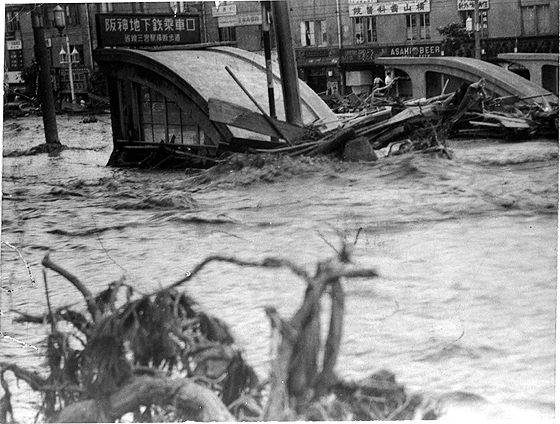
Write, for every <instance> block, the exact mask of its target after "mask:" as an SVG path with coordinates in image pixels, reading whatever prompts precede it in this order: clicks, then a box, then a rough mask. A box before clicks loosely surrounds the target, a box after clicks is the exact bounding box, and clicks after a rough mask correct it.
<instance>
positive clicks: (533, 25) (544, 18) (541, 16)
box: [521, 4, 550, 35]
mask: <svg viewBox="0 0 560 424" xmlns="http://www.w3.org/2000/svg"><path fill="white" fill-rule="evenodd" d="M521 17H522V20H523V35H537V34H547V33H549V32H550V10H549V5H548V4H541V5H536V6H523V7H521Z"/></svg>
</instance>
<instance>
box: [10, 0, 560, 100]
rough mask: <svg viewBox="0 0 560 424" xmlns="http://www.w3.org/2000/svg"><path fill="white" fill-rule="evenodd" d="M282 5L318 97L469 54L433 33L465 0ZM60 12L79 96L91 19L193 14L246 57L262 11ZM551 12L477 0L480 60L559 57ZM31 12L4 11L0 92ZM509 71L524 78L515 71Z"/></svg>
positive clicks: (541, 4) (249, 7) (466, 46)
mask: <svg viewBox="0 0 560 424" xmlns="http://www.w3.org/2000/svg"><path fill="white" fill-rule="evenodd" d="M288 4H289V7H290V14H291V20H292V38H293V41H294V48H295V53H296V59H297V67H298V72H299V76H300V78H301V79H303V80H304V81H306V82H307V84H308V85H309V86H310V87H312V88H313V89H314V90H315V91H317V92H324V91H338V92H341V93H343V94H345V93H348V92H350V91H355V92H361V91H365V90H368V89H369V87H370V86H371V84H372V81H373V79H374V77H375V76H383V75H384V71H385V69H384V68H383V67H382V66H380V65H379V64H378V63H376V59H377V58H378V57H386V56H389V57H391V56H393V57H394V56H440V55H462V56H470V57H473V56H474V44H473V42H472V41H470V42H464V43H462V44H461V46H460V47H459V48H449V46H448V45H446V44H444V39H443V37H442V36H441V35H440V34H439V32H438V31H437V28H438V27H441V26H445V25H448V24H449V23H451V22H457V23H459V24H460V25H463V26H465V25H467V23H468V22H469V20H470V22H471V23H472V19H473V14H474V1H473V0H407V1H401V0H393V1H388V0H289V3H288ZM56 5H57V4H56V3H43V4H41V6H42V12H43V17H44V19H43V20H44V26H45V38H46V43H47V47H48V50H49V56H50V60H51V65H52V73H53V86H54V88H55V90H56V91H57V94H58V96H59V97H61V96H62V97H64V96H68V94H69V91H70V87H69V85H70V82H69V78H68V67H67V65H66V64H63V63H60V52H61V50H64V51H65V50H66V46H65V39H64V37H61V36H60V35H59V32H58V30H57V29H56V28H54V26H53V18H54V17H53V9H54V7H55V6H56ZM61 6H62V7H63V8H64V11H65V13H66V23H67V25H66V28H65V33H67V34H68V37H69V41H70V45H71V50H72V51H74V49H75V51H76V52H77V53H78V58H79V61H78V63H76V64H74V66H73V75H74V85H75V87H74V88H75V91H76V93H77V94H78V95H79V96H86V95H87V93H88V89H89V88H91V83H92V81H93V82H95V80H96V77H97V75H96V73H95V71H96V69H97V68H96V64H95V63H94V61H93V54H92V53H93V50H94V49H96V48H97V47H98V45H99V44H98V34H97V31H96V26H95V19H96V18H95V16H96V15H98V14H102V13H108V14H122V13H137V14H146V15H150V14H173V13H179V14H181V13H195V14H198V16H199V23H200V31H201V34H200V40H201V42H203V43H207V42H215V41H229V42H232V43H235V45H236V46H237V47H239V48H241V49H245V50H249V51H253V52H261V51H262V49H263V40H262V32H261V22H262V14H261V5H260V3H259V2H255V1H244V2H239V1H221V2H218V6H216V2H214V1H205V2H202V1H200V2H141V3H139V2H136V3H134V2H127V3H61ZM558 7H559V6H558V0H517V1H513V0H508V1H504V0H481V1H479V9H480V17H479V18H480V20H479V21H480V24H481V47H482V58H483V59H484V60H488V61H493V62H500V60H499V59H498V55H499V54H503V53H514V52H518V53H558ZM34 8H35V4H12V5H10V4H7V5H6V6H5V19H6V25H5V45H4V49H5V59H4V83H5V87H7V88H8V90H7V92H8V94H10V93H11V94H12V95H13V90H16V89H17V90H22V89H23V83H22V81H21V71H22V70H24V69H25V68H27V67H29V66H30V65H31V64H32V60H33V57H34V52H33V45H34V41H33V31H32V27H31V11H32V10H33V9H34ZM272 40H274V37H272ZM502 62H503V66H509V63H508V62H506V61H503V60H502ZM511 69H512V70H515V71H516V72H517V73H520V74H523V73H524V72H525V73H526V72H527V70H526V69H523V67H520V66H517V67H512V68H511ZM396 72H397V76H398V73H399V71H398V70H397V71H396ZM401 76H402V77H403V81H402V82H404V81H406V75H401ZM556 78H557V77H556ZM405 85H406V84H404V85H403V84H401V89H402V90H404V91H405V92H406V86H405ZM556 85H557V81H556ZM5 91H6V90H5ZM405 94H406V93H405Z"/></svg>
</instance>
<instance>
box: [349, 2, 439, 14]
mask: <svg viewBox="0 0 560 424" xmlns="http://www.w3.org/2000/svg"><path fill="white" fill-rule="evenodd" d="M348 7H349V12H350V16H351V17H356V16H380V15H398V14H404V13H427V12H429V11H430V0H411V1H392V2H385V3H373V2H370V4H356V5H349V6H348Z"/></svg>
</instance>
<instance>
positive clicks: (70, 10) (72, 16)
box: [65, 4, 80, 26]
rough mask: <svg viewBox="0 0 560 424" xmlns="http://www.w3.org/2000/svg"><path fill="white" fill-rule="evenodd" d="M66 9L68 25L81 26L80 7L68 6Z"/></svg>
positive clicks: (76, 5) (77, 5)
mask: <svg viewBox="0 0 560 424" xmlns="http://www.w3.org/2000/svg"><path fill="white" fill-rule="evenodd" d="M65 9H66V25H68V26H70V25H80V5H79V4H68V5H66V6H65Z"/></svg>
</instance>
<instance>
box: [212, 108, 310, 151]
mask: <svg viewBox="0 0 560 424" xmlns="http://www.w3.org/2000/svg"><path fill="white" fill-rule="evenodd" d="M208 112H209V117H210V120H211V121H214V122H221V123H223V124H228V125H231V126H233V127H236V128H242V129H244V130H249V131H254V132H256V133H259V134H263V135H267V136H270V137H277V138H281V139H284V140H287V141H290V142H294V141H295V140H298V139H300V138H301V137H303V136H304V135H305V134H306V130H305V128H302V127H298V126H297V125H294V124H289V123H287V122H283V121H280V120H278V119H274V118H271V117H269V118H268V119H267V118H265V117H264V116H263V115H261V114H259V113H257V112H253V111H252V110H250V109H247V108H244V107H242V106H239V105H237V104H235V103H230V102H226V101H223V100H218V99H209V100H208ZM272 123H274V124H272Z"/></svg>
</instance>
